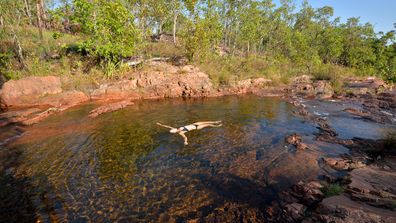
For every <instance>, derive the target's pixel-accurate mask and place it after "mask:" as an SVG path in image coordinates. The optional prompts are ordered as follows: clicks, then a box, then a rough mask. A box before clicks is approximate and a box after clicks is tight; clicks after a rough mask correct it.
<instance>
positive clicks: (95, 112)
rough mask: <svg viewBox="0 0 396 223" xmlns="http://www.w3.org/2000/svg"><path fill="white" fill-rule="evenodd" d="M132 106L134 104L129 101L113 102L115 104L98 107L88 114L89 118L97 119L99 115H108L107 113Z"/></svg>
mask: <svg viewBox="0 0 396 223" xmlns="http://www.w3.org/2000/svg"><path fill="white" fill-rule="evenodd" d="M133 104H134V103H133V102H132V101H130V100H126V101H120V102H115V103H111V104H106V105H103V106H100V107H98V108H96V109H94V110H92V111H91V112H90V113H89V117H91V118H94V117H97V116H99V115H101V114H104V113H108V112H113V111H116V110H119V109H122V108H125V107H127V106H129V105H133Z"/></svg>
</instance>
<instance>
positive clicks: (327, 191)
mask: <svg viewBox="0 0 396 223" xmlns="http://www.w3.org/2000/svg"><path fill="white" fill-rule="evenodd" d="M322 192H323V194H324V195H325V197H332V196H337V195H340V194H342V193H343V192H344V188H343V187H342V186H341V185H340V184H339V183H334V184H329V185H327V186H325V187H323V188H322Z"/></svg>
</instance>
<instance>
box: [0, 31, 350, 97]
mask: <svg viewBox="0 0 396 223" xmlns="http://www.w3.org/2000/svg"><path fill="white" fill-rule="evenodd" d="M16 31H17V35H18V37H19V39H20V42H21V46H22V48H23V54H24V58H25V64H26V68H23V67H22V66H21V63H19V62H18V60H17V59H16V58H15V57H14V55H13V52H12V49H13V47H14V46H13V40H12V38H11V37H10V36H8V37H7V38H2V39H0V72H2V73H3V74H5V76H6V78H7V79H20V78H23V77H27V76H48V75H57V76H61V77H62V80H66V83H65V84H64V87H65V88H66V89H78V90H84V89H86V88H89V87H90V86H95V85H97V84H98V83H100V82H101V81H103V79H106V78H107V79H109V78H110V79H120V78H123V77H125V76H126V75H127V74H128V73H129V72H130V71H131V70H130V68H129V67H125V66H122V64H121V65H120V66H118V65H114V64H103V63H102V64H99V63H98V61H95V60H94V59H93V58H90V56H89V55H81V54H78V53H77V51H76V46H77V43H78V42H79V41H81V40H83V39H84V37H83V36H79V35H71V34H65V33H58V32H51V31H44V33H43V34H44V35H43V39H40V38H39V31H38V29H37V28H35V27H30V26H24V27H19V28H16ZM137 52H139V53H138V54H139V55H141V56H143V57H144V58H151V57H170V58H176V57H184V56H185V55H186V50H185V49H184V48H183V46H175V45H173V44H172V43H165V42H157V43H152V42H149V43H145V44H143V45H141V46H139V48H138V49H137ZM8 54H9V55H11V56H10V57H8V56H9V55H8ZM4 63H5V64H4ZM194 64H195V65H196V66H198V67H199V68H200V69H201V70H202V71H203V72H205V73H207V74H208V75H209V76H210V78H211V79H212V81H213V83H214V84H215V85H216V86H221V85H230V84H233V83H236V82H238V81H240V80H243V79H247V78H259V77H263V78H267V79H270V80H272V83H273V85H283V84H288V83H290V81H291V79H292V78H294V77H295V76H298V75H302V74H311V75H313V78H314V80H328V81H330V83H331V85H332V86H333V88H334V89H335V91H336V92H339V91H340V90H341V87H342V80H343V79H344V78H345V77H348V76H353V75H356V73H357V72H356V71H355V70H353V69H348V68H344V67H341V66H337V65H329V64H320V65H316V66H315V67H313V68H312V70H311V73H309V72H308V70H307V68H306V67H302V66H297V65H296V64H295V63H293V61H291V60H290V59H287V58H285V57H281V56H265V55H254V54H252V55H250V56H249V57H240V56H232V55H229V56H219V55H210V56H209V57H208V58H207V59H205V60H201V61H196V62H194ZM2 67H3V68H2ZM4 67H6V69H4Z"/></svg>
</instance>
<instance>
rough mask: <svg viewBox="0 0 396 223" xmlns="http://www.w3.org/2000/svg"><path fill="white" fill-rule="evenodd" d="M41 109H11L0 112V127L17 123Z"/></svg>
mask: <svg viewBox="0 0 396 223" xmlns="http://www.w3.org/2000/svg"><path fill="white" fill-rule="evenodd" d="M40 111H42V109H39V108H29V109H26V110H12V111H7V112H4V113H1V114H0V127H2V126H6V125H8V124H11V123H18V122H22V121H24V120H26V119H27V118H28V117H29V116H31V115H32V114H35V113H39V112H40Z"/></svg>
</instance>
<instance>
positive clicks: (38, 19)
mask: <svg viewBox="0 0 396 223" xmlns="http://www.w3.org/2000/svg"><path fill="white" fill-rule="evenodd" d="M40 1H41V0H37V2H36V10H37V25H38V28H39V34H40V39H43V21H42V20H41V19H42V17H41V9H40V6H41V5H40Z"/></svg>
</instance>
